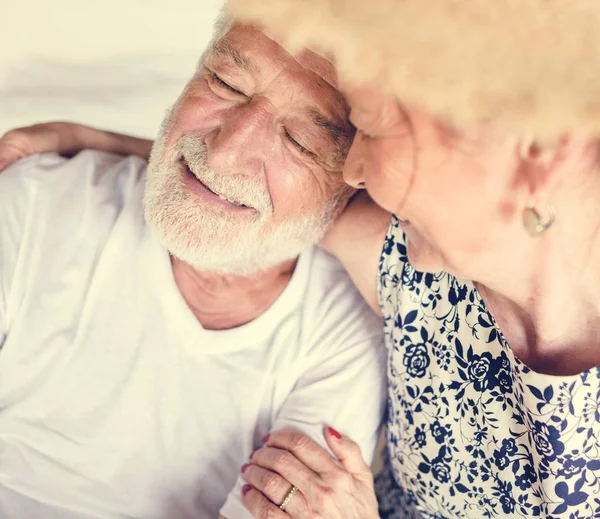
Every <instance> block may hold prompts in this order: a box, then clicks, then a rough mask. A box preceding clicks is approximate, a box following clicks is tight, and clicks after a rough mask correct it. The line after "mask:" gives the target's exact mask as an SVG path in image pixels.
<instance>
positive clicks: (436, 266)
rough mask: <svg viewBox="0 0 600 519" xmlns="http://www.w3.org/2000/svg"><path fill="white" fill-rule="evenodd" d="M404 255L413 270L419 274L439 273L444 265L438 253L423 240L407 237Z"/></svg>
mask: <svg viewBox="0 0 600 519" xmlns="http://www.w3.org/2000/svg"><path fill="white" fill-rule="evenodd" d="M406 255H407V256H408V261H410V264H411V265H412V266H413V268H414V269H415V270H417V271H419V272H432V273H433V272H440V271H442V270H444V264H443V261H442V258H441V255H440V254H439V252H438V251H437V250H436V249H434V248H433V247H431V245H429V244H428V243H426V242H425V241H424V240H422V239H419V240H412V239H411V238H410V237H407V240H406Z"/></svg>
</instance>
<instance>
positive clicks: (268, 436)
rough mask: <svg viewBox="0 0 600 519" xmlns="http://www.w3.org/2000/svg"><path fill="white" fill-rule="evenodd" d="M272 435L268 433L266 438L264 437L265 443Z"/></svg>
mask: <svg viewBox="0 0 600 519" xmlns="http://www.w3.org/2000/svg"><path fill="white" fill-rule="evenodd" d="M270 437H271V435H270V434H267V435H266V436H265V437H264V438H263V443H267V442H268V441H269V438H270Z"/></svg>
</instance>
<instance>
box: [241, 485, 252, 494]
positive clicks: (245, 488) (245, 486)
mask: <svg viewBox="0 0 600 519" xmlns="http://www.w3.org/2000/svg"><path fill="white" fill-rule="evenodd" d="M250 490H252V487H251V486H250V485H244V486H243V487H242V494H243V495H246V494H247V493H248V492H250Z"/></svg>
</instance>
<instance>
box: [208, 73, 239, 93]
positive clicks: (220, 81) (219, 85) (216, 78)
mask: <svg viewBox="0 0 600 519" xmlns="http://www.w3.org/2000/svg"><path fill="white" fill-rule="evenodd" d="M210 78H211V80H212V82H213V84H215V85H216V86H217V88H221V89H224V90H227V91H228V92H230V93H232V94H236V95H240V96H244V97H248V96H246V94H244V93H243V92H241V91H239V90H238V89H237V88H235V87H232V86H231V85H230V84H229V83H227V82H226V81H223V79H221V78H220V77H219V76H217V75H216V74H215V73H214V72H211V73H210Z"/></svg>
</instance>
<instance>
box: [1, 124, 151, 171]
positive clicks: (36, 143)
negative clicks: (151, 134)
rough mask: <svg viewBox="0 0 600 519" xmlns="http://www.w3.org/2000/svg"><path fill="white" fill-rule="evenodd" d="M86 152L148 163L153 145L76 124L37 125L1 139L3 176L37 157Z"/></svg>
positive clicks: (126, 136)
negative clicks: (137, 158) (20, 162)
mask: <svg viewBox="0 0 600 519" xmlns="http://www.w3.org/2000/svg"><path fill="white" fill-rule="evenodd" d="M86 148H90V149H96V150H103V151H109V152H111V153H118V154H121V155H139V156H140V157H143V158H146V159H147V158H148V157H149V156H150V150H151V149H152V141H150V140H147V139H139V138H137V137H131V136H129V135H122V134H118V133H112V132H107V131H103V130H97V129H95V128H90V127H89V126H83V125H81V124H76V123H67V122H53V123H42V124H35V125H33V126H27V127H25V128H16V129H14V130H10V131H9V132H7V133H6V134H5V135H4V136H3V137H2V138H0V172H1V171H2V170H3V169H6V168H7V167H8V166H10V165H11V164H13V163H14V162H16V161H17V160H19V159H22V158H25V157H28V156H29V155H33V154H34V153H45V152H49V151H54V152H56V153H60V154H61V155H74V154H75V153H77V152H79V151H81V150H83V149H86Z"/></svg>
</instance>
